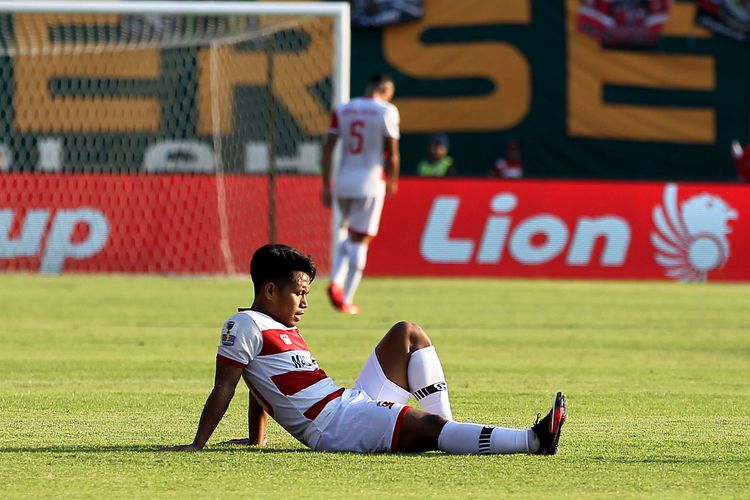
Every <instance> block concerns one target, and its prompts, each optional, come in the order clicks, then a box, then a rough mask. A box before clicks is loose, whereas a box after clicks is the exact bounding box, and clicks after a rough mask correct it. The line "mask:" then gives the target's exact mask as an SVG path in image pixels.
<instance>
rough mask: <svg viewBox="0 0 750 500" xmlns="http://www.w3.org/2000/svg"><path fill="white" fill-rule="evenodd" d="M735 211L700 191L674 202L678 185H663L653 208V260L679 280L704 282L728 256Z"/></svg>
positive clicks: (666, 273)
mask: <svg viewBox="0 0 750 500" xmlns="http://www.w3.org/2000/svg"><path fill="white" fill-rule="evenodd" d="M736 219H737V211H736V210H734V209H733V208H732V207H730V206H729V205H728V204H727V203H726V202H725V201H724V200H722V199H721V198H719V197H718V196H714V195H711V194H708V193H702V194H699V195H696V196H692V197H690V198H688V199H687V200H685V201H683V202H682V203H681V204H680V205H679V206H678V202H677V186H676V185H675V184H667V185H666V187H665V188H664V199H663V206H660V205H657V206H656V207H654V211H653V221H654V225H655V227H656V231H653V232H652V233H651V244H652V245H654V248H655V249H656V253H655V254H654V260H656V262H657V263H658V264H659V265H661V266H662V267H663V268H664V274H665V275H666V276H668V277H670V278H673V279H675V280H679V281H688V282H693V281H706V279H707V276H708V272H709V271H712V270H714V269H718V268H720V267H722V266H724V264H725V263H726V262H727V259H729V241H728V240H727V235H728V234H729V233H730V232H731V231H732V230H731V228H730V227H729V221H730V220H736Z"/></svg>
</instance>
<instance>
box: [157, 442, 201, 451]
mask: <svg viewBox="0 0 750 500" xmlns="http://www.w3.org/2000/svg"><path fill="white" fill-rule="evenodd" d="M200 450H201V448H199V447H198V446H196V445H194V444H180V445H177V446H167V447H165V448H161V449H159V451H200Z"/></svg>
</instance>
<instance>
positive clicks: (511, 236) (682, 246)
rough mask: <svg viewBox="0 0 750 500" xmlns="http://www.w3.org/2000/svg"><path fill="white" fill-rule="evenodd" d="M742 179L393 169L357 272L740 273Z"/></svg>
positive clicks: (747, 237) (748, 195)
mask: <svg viewBox="0 0 750 500" xmlns="http://www.w3.org/2000/svg"><path fill="white" fill-rule="evenodd" d="M749 255H750V185H740V184H737V185H735V184H664V183H651V182H649V183H635V182H565V181H532V180H518V181H503V180H494V179H474V180H469V179H467V180H454V179H403V180H402V181H401V183H400V186H399V192H398V195H397V196H395V197H393V198H390V199H388V200H387V201H386V205H385V209H384V213H383V219H382V223H381V229H380V234H379V235H378V237H377V238H376V239H375V240H374V241H373V243H372V245H371V249H370V252H369V257H368V265H367V274H368V275H380V276H504V277H550V278H612V279H669V280H681V281H704V280H711V281H714V280H729V281H746V280H750V259H748V256H749Z"/></svg>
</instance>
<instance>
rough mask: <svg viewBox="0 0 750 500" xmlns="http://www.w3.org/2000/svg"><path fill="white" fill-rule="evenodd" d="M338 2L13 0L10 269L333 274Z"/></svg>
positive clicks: (1, 48) (2, 14)
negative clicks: (331, 141)
mask: <svg viewBox="0 0 750 500" xmlns="http://www.w3.org/2000/svg"><path fill="white" fill-rule="evenodd" d="M348 30H349V7H348V4H346V3H341V2H325V3H323V2H320V3H319V2H284V3H281V2H279V3H274V2H205V3H204V2H153V1H145V2H140V1H129V2H118V1H105V2H63V1H59V2H42V1H40V2H8V1H0V270H6V271H8V270H25V271H37V270H38V271H41V272H68V271H74V272H79V271H82V272H155V273H208V274H235V273H246V272H247V270H248V266H249V259H250V256H251V253H252V251H253V250H254V249H255V248H257V247H258V246H260V245H262V244H264V243H267V242H279V243H287V244H291V245H294V246H297V247H299V248H300V249H301V250H302V251H304V252H306V253H309V254H311V255H312V256H313V257H314V258H315V260H316V261H317V262H318V263H319V267H320V268H321V270H322V271H324V272H325V270H326V269H327V267H328V264H329V255H330V223H329V217H330V216H329V213H328V212H327V211H326V210H324V209H323V207H322V206H321V204H320V202H319V198H318V193H319V187H320V181H319V178H318V174H319V168H320V152H321V148H322V142H323V141H324V139H325V135H326V131H327V127H328V124H329V113H330V110H331V108H332V107H333V106H334V105H336V104H337V103H339V102H342V101H344V100H346V99H347V98H348V94H349V89H348V80H349V74H348V73H349V67H348V64H349V62H348V61H349V31H348Z"/></svg>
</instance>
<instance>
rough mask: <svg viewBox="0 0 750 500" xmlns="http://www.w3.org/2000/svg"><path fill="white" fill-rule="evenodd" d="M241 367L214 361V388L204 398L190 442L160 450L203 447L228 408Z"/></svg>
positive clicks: (240, 374)
mask: <svg viewBox="0 0 750 500" xmlns="http://www.w3.org/2000/svg"><path fill="white" fill-rule="evenodd" d="M242 370H243V369H242V368H239V367H236V366H233V365H230V364H228V363H224V362H221V361H218V360H217V361H216V375H215V377H214V388H213V390H212V391H211V394H210V395H209V396H208V399H207V400H206V404H205V406H204V407H203V412H202V413H201V418H200V421H199V422H198V430H197V431H196V432H195V438H194V439H193V442H192V443H190V444H183V445H178V446H170V447H167V448H162V449H161V450H160V451H198V450H201V449H203V447H204V446H205V445H206V442H207V441H208V438H210V437H211V434H213V432H214V430H215V429H216V426H217V425H219V422H220V421H221V419H222V418H223V417H224V414H225V413H226V411H227V408H229V403H230V402H231V401H232V398H233V397H234V391H235V389H236V387H237V382H239V380H240V377H241V376H242Z"/></svg>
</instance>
